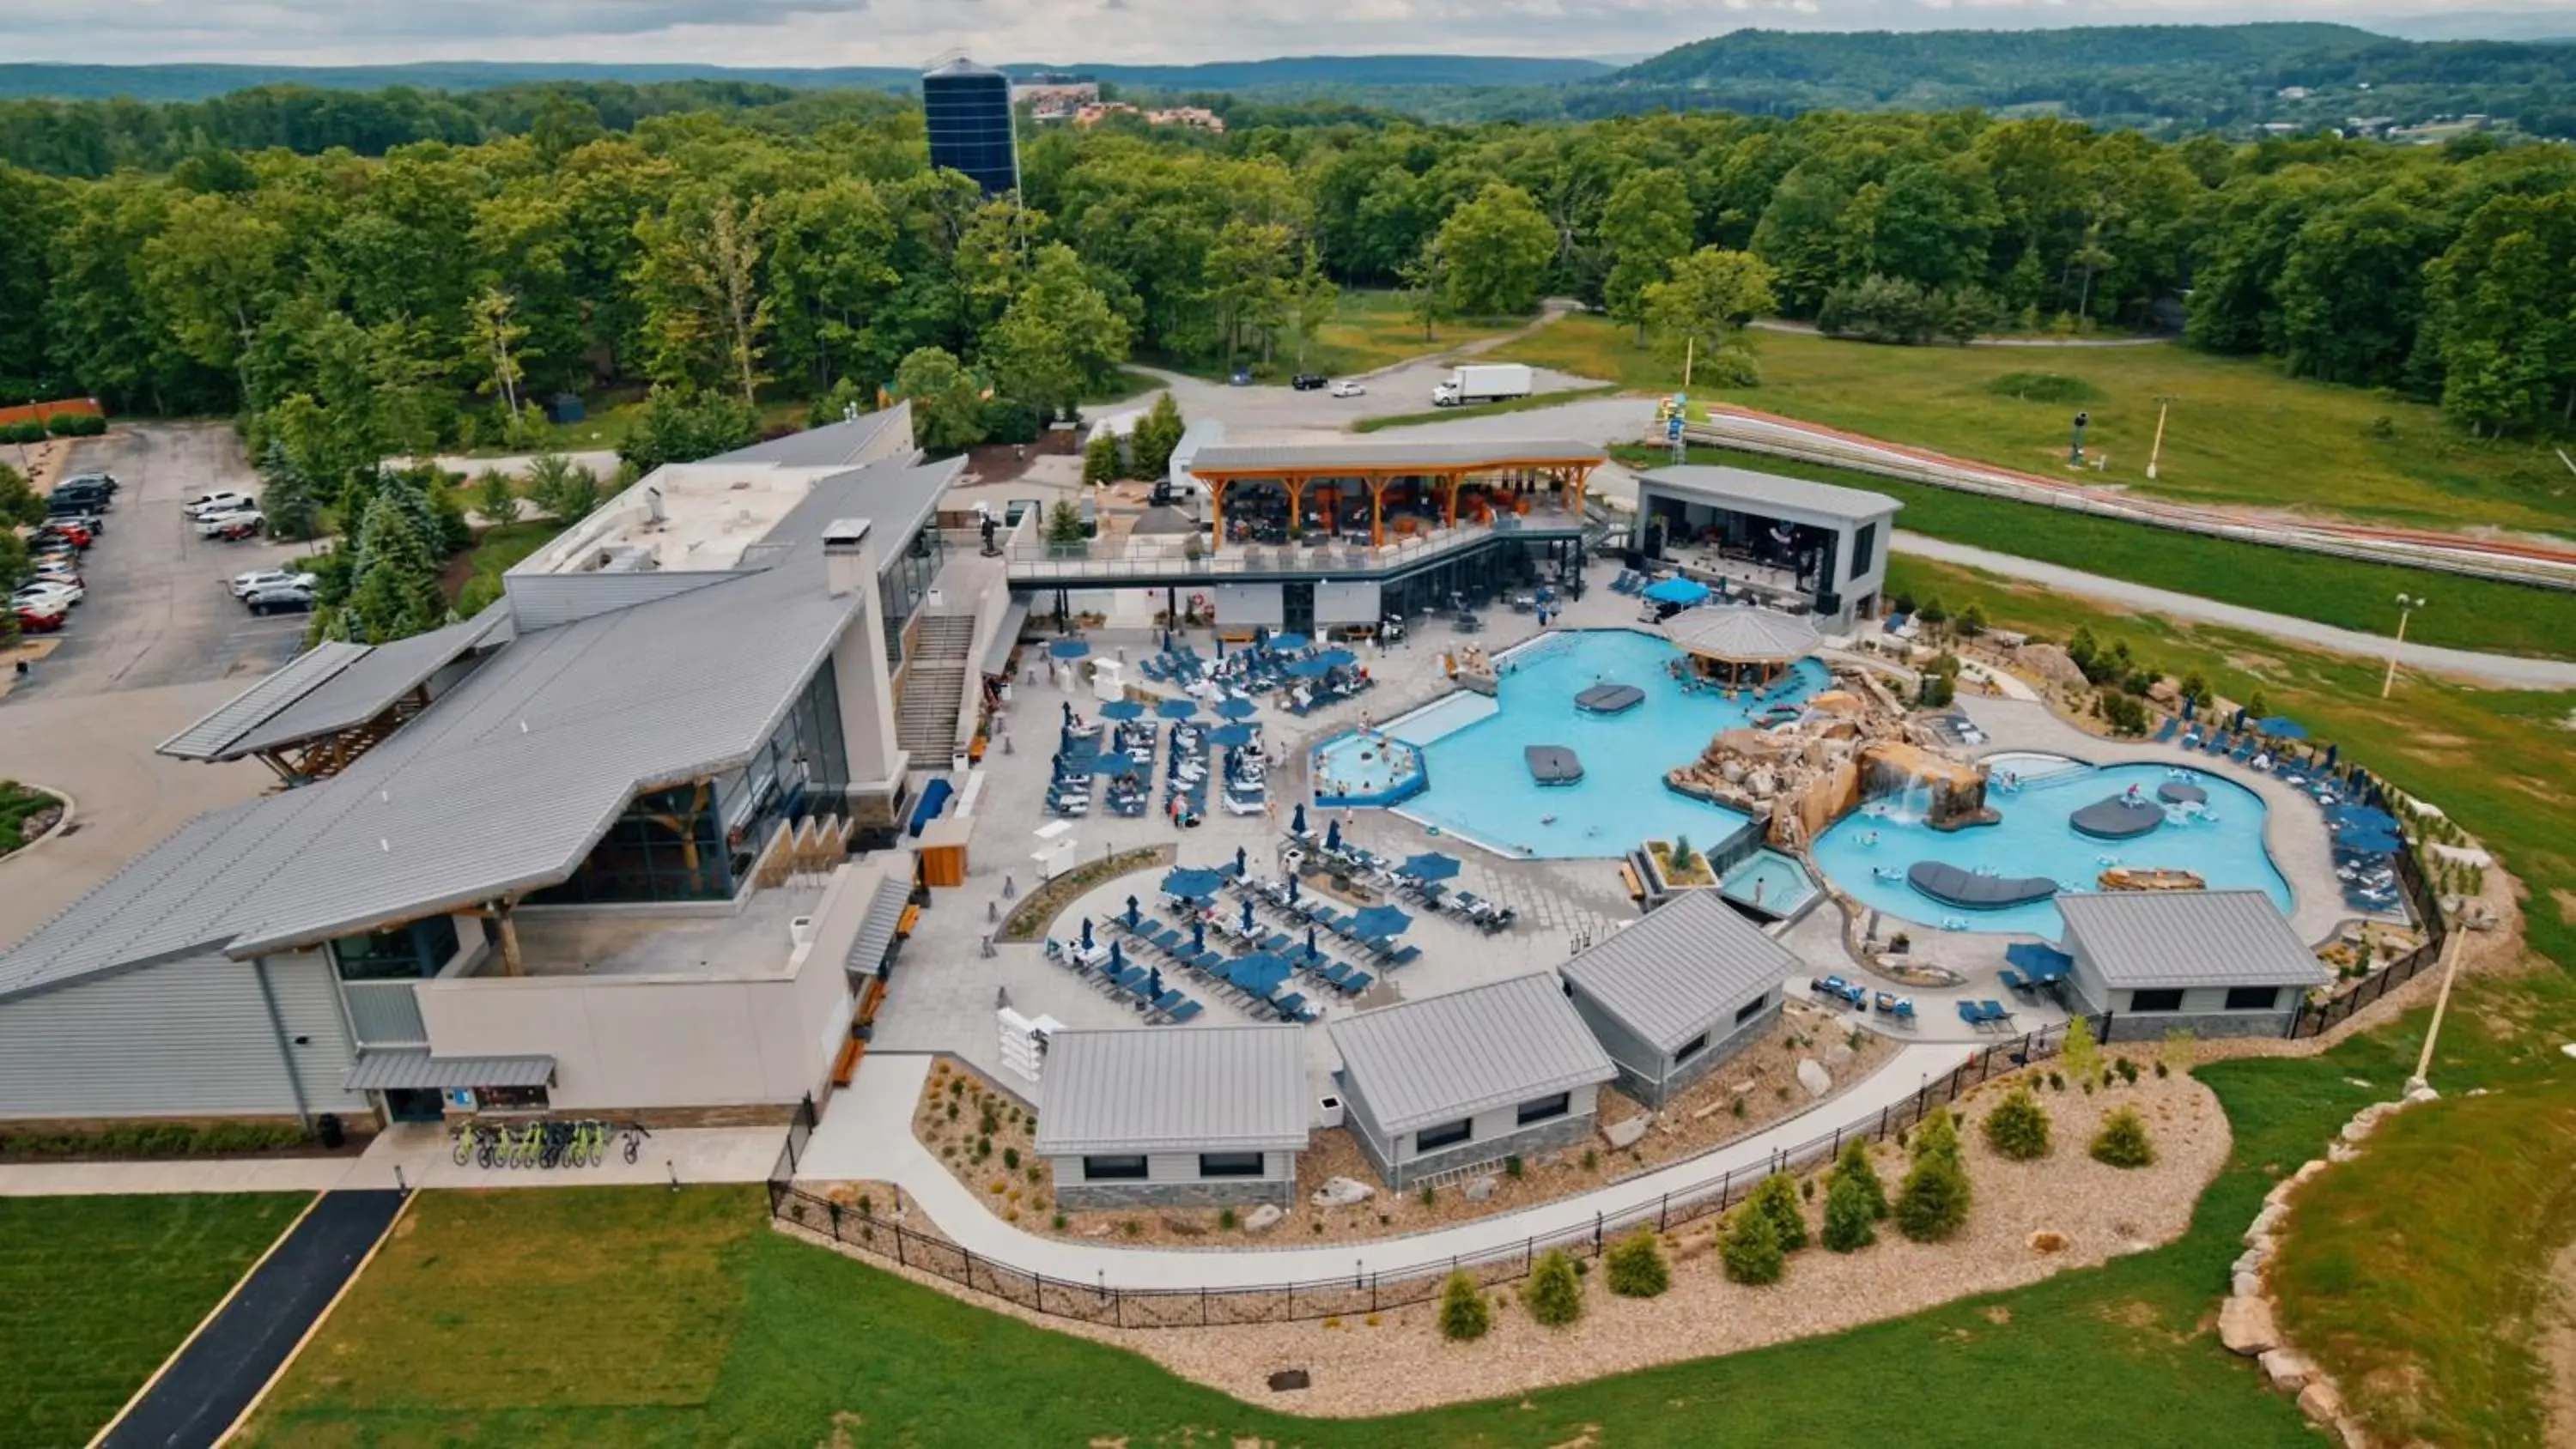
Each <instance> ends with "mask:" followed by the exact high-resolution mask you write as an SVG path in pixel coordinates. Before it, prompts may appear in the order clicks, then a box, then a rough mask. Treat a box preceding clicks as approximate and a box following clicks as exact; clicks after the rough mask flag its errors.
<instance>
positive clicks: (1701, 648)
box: [1664, 604, 1823, 687]
mask: <svg viewBox="0 0 2576 1449" xmlns="http://www.w3.org/2000/svg"><path fill="white" fill-rule="evenodd" d="M1664 634H1665V637H1667V638H1669V639H1671V640H1672V641H1673V643H1674V645H1675V646H1676V647H1678V648H1679V649H1680V650H1681V651H1682V652H1683V653H1684V654H1686V655H1688V656H1689V657H1690V661H1691V667H1692V668H1693V669H1694V670H1696V671H1698V673H1699V677H1700V678H1702V679H1705V680H1709V681H1712V682H1714V683H1719V684H1724V685H1727V686H1730V687H1734V686H1741V685H1757V686H1758V685H1765V684H1769V683H1770V682H1771V681H1773V680H1775V679H1777V678H1779V677H1780V676H1781V675H1783V674H1785V673H1787V672H1788V670H1789V667H1790V666H1791V665H1793V664H1796V663H1797V662H1798V661H1799V660H1801V659H1803V658H1805V657H1807V656H1808V655H1810V654H1813V653H1815V652H1816V649H1817V647H1818V646H1819V645H1820V644H1821V643H1823V636H1822V635H1821V634H1819V633H1818V632H1817V631H1816V626H1815V625H1814V624H1811V623H1809V622H1808V621H1807V620H1805V619H1802V618H1799V617H1797V616H1795V615H1791V614H1783V613H1780V612H1778V611H1777V610H1773V609H1763V608H1757V607H1755V606H1753V605H1751V604H1734V605H1727V606H1723V607H1719V608H1710V609H1688V610H1685V611H1683V612H1682V613H1679V614H1676V615H1674V616H1673V617H1672V618H1671V619H1670V620H1669V621H1667V622H1666V623H1665V625H1664Z"/></svg>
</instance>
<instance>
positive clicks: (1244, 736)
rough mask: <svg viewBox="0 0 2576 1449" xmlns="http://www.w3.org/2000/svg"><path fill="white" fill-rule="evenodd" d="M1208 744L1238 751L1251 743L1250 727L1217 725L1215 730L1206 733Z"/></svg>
mask: <svg viewBox="0 0 2576 1449" xmlns="http://www.w3.org/2000/svg"><path fill="white" fill-rule="evenodd" d="M1208 742H1209V743H1210V744H1217V745H1227V746H1231V747H1234V748H1238V749H1239V748H1241V747H1242V746H1244V745H1248V744H1251V743H1252V726H1250V725H1244V724H1230V725H1218V726H1217V727H1216V728H1215V729H1212V730H1209V731H1208Z"/></svg>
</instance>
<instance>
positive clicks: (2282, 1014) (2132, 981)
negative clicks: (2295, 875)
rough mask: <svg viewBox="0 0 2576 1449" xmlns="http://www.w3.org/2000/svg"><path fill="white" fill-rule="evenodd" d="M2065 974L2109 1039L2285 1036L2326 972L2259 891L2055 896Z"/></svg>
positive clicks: (2329, 978) (2329, 977)
mask: <svg viewBox="0 0 2576 1449" xmlns="http://www.w3.org/2000/svg"><path fill="white" fill-rule="evenodd" d="M2057 909H2058V913H2059V914H2060V915H2061V916H2063V917H2064V918H2065V920H2066V935H2065V947H2066V953H2067V955H2069V956H2071V957H2073V958H2074V960H2073V970H2072V974H2071V976H2070V978H2069V981H2070V984H2071V985H2072V987H2073V988H2074V992H2075V995H2076V996H2077V998H2079V999H2080V1001H2081V1002H2082V1009H2083V1010H2084V1011H2086V1012H2102V1011H2107V1012H2109V1013H2111V1022H2110V1025H2109V1026H2108V1028H2107V1029H2106V1030H2107V1035H2108V1037H2109V1039H2110V1040H2113V1041H2157V1040H2161V1039H2162V1038H2163V1037H2164V1035H2165V1034H2166V1033H2167V1032H2171V1031H2177V1030H2180V1031H2189V1032H2192V1033H2195V1034H2196V1035H2199V1036H2204V1037H2218V1036H2282V1035H2285V1034H2286V1033H2287V1032H2288V1031H2289V1029H2290V1023H2291V1022H2292V1021H2293V1020H2295V1019H2296V1018H2297V1015H2298V1010H2299V1004H2300V1001H2301V999H2302V998H2303V997H2304V996H2305V995H2306V993H2307V992H2308V991H2309V990H2310V989H2312V988H2314V987H2319V986H2326V985H2330V984H2332V983H2333V981H2334V973H2333V972H2331V971H2328V970H2327V969H2326V968H2325V966H2324V965H2323V964H2322V963H2321V962H2319V961H2318V960H2317V957H2316V953H2315V952H2313V951H2310V950H2309V949H2308V947H2307V944H2306V943H2305V942H2303V941H2301V940H2300V939H2299V937H2298V933H2297V932H2296V931H2294V930H2292V929H2291V927H2290V922H2289V920H2288V918H2286V917H2284V916H2283V915H2282V914H2281V908H2280V907H2279V906H2276V905H2274V904H2273V903H2272V898H2271V897H2270V896H2267V895H2265V894H2264V893H2263V892H2261V891H2172V892H2162V893H2158V892H2134V893H2131V892H2120V891H2104V892H2101V893H2100V894H2091V893H2085V894H2074V895H2065V896H2060V897H2059V898H2058V901H2057Z"/></svg>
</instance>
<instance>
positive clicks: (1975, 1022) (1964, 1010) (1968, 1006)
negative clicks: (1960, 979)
mask: <svg viewBox="0 0 2576 1449" xmlns="http://www.w3.org/2000/svg"><path fill="white" fill-rule="evenodd" d="M1958 1007H1959V1020H1961V1021H1963V1022H1966V1023H1967V1024H1968V1025H1970V1026H1972V1027H1975V1028H1976V1029H1977V1030H1979V1031H1983V1030H1985V1029H1986V1014H1985V1013H1984V1012H1983V1011H1980V1010H1979V1009H1978V1008H1977V1004H1976V1003H1975V1002H1973V1001H1962V1002H1960V1003H1958Z"/></svg>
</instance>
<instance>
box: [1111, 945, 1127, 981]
mask: <svg viewBox="0 0 2576 1449" xmlns="http://www.w3.org/2000/svg"><path fill="white" fill-rule="evenodd" d="M1126 969H1127V952H1126V950H1125V948H1123V947H1121V946H1120V945H1119V944H1118V943H1117V942H1115V941H1112V942H1110V943H1109V974H1110V975H1112V976H1115V975H1117V974H1118V973H1119V972H1121V971H1124V970H1126Z"/></svg>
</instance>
